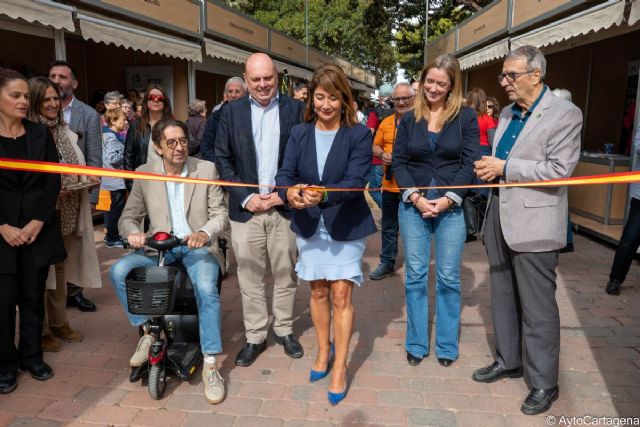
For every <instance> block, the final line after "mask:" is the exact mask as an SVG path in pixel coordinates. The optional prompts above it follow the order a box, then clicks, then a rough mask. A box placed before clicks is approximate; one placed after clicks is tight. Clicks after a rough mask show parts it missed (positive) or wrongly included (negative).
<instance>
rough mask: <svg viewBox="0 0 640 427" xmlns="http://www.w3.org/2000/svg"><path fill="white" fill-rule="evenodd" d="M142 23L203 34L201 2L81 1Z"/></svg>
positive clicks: (178, 0)
mask: <svg viewBox="0 0 640 427" xmlns="http://www.w3.org/2000/svg"><path fill="white" fill-rule="evenodd" d="M80 1H82V2H83V3H87V4H91V5H93V6H95V7H98V8H102V9H105V10H110V11H113V12H117V13H123V14H126V15H128V16H132V17H133V18H136V19H140V20H142V21H147V22H151V23H154V24H160V25H164V26H168V27H169V28H172V27H173V28H174V29H177V30H178V31H181V32H187V33H193V34H201V33H202V28H201V27H200V2H199V1H194V0H80Z"/></svg>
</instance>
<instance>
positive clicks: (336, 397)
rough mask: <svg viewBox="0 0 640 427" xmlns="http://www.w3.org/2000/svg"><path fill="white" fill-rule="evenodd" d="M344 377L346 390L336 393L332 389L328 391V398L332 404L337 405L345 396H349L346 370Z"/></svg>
mask: <svg viewBox="0 0 640 427" xmlns="http://www.w3.org/2000/svg"><path fill="white" fill-rule="evenodd" d="M344 377H345V378H344V391H343V392H342V393H334V392H332V391H327V399H328V400H329V403H330V404H331V406H336V405H337V404H338V403H340V402H342V401H343V400H344V398H345V397H347V389H348V382H347V373H346V372H345V374H344Z"/></svg>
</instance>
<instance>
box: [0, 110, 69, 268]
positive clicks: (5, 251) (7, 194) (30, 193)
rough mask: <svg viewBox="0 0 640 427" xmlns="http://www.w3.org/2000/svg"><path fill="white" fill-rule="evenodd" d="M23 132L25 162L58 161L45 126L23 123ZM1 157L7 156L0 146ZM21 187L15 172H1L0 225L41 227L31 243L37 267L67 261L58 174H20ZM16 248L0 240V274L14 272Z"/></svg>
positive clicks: (28, 122)
mask: <svg viewBox="0 0 640 427" xmlns="http://www.w3.org/2000/svg"><path fill="white" fill-rule="evenodd" d="M23 124H24V127H25V130H26V144H27V158H26V159H25V160H33V161H45V162H58V152H57V150H56V146H55V143H54V142H53V137H52V136H51V134H50V133H49V131H48V130H47V128H46V127H45V126H44V125H41V124H37V123H33V122H30V121H27V120H23ZM0 157H6V153H5V151H4V148H3V147H2V145H0ZM23 173H24V179H23V183H22V186H21V185H20V182H19V181H18V177H17V175H16V172H15V171H11V170H4V169H0V224H9V225H11V226H14V227H20V228H22V227H24V226H25V225H26V224H27V223H28V222H29V221H31V220H33V219H36V220H40V221H42V222H44V226H43V227H42V230H41V231H40V234H39V235H38V237H37V238H36V240H35V241H34V242H33V243H31V244H30V246H31V247H32V253H33V264H34V266H35V267H36V268H42V267H46V266H48V265H52V264H57V263H59V262H62V261H63V260H64V259H65V258H66V252H65V250H64V244H63V241H62V234H61V233H60V225H59V223H58V218H57V216H56V211H55V208H56V201H57V199H58V194H59V193H60V175H58V174H49V173H37V172H23ZM16 255H17V248H14V247H12V246H10V245H9V244H8V243H7V242H6V241H5V240H4V239H2V238H0V273H2V274H14V273H15V272H16Z"/></svg>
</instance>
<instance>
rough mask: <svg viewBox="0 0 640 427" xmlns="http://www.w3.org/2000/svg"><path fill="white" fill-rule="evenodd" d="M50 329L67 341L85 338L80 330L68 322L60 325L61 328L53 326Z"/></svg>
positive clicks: (77, 340)
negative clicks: (75, 329) (74, 328)
mask: <svg viewBox="0 0 640 427" xmlns="http://www.w3.org/2000/svg"><path fill="white" fill-rule="evenodd" d="M50 329H51V333H52V334H53V335H55V336H56V337H58V338H60V339H61V340H63V341H65V342H80V341H82V339H83V337H82V335H80V333H79V332H77V331H74V330H73V329H71V327H70V326H69V324H68V323H67V324H65V325H62V326H60V327H59V328H56V327H54V326H51V328H50Z"/></svg>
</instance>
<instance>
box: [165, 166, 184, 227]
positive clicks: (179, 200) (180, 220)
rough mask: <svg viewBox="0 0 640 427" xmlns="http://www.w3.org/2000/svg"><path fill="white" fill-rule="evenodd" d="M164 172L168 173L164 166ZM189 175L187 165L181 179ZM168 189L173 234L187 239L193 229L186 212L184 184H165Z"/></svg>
mask: <svg viewBox="0 0 640 427" xmlns="http://www.w3.org/2000/svg"><path fill="white" fill-rule="evenodd" d="M162 172H164V173H165V174H166V173H167V172H166V171H165V169H164V164H163V165H162ZM187 173H188V170H187V164H186V163H185V164H184V167H183V168H182V173H181V174H180V176H181V177H183V178H184V177H186V176H187ZM165 185H166V187H167V201H168V202H169V218H170V219H171V228H172V231H173V234H175V235H176V236H177V237H179V238H181V239H182V238H185V237H186V236H188V235H189V234H191V227H189V223H188V222H187V213H186V212H185V210H184V184H183V183H181V182H170V181H167V182H165Z"/></svg>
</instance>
